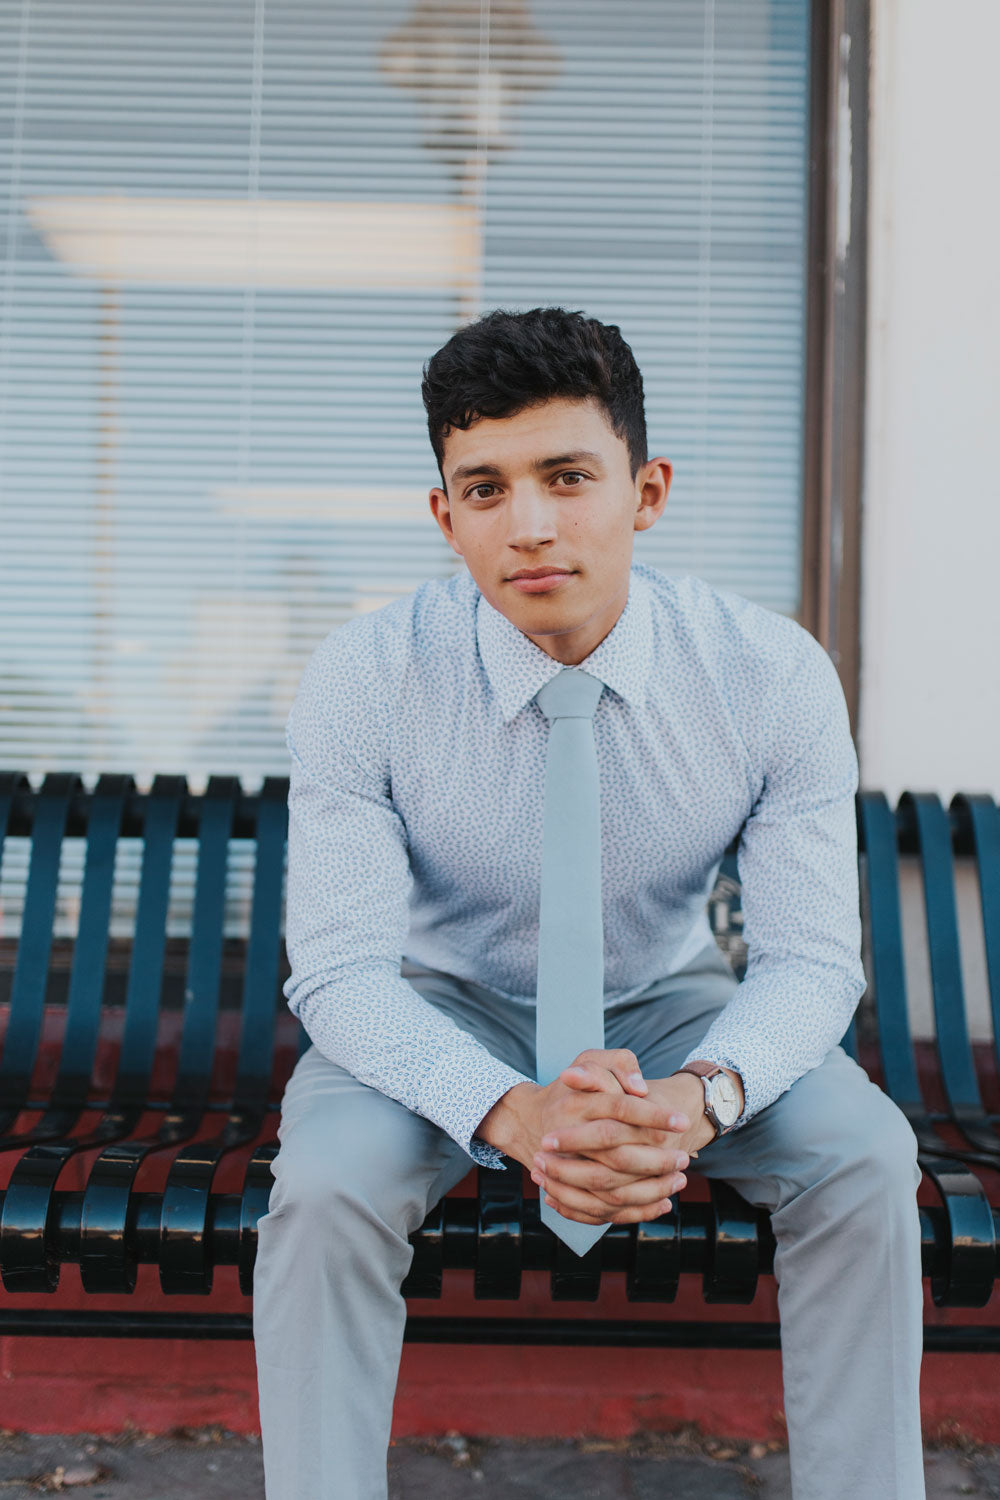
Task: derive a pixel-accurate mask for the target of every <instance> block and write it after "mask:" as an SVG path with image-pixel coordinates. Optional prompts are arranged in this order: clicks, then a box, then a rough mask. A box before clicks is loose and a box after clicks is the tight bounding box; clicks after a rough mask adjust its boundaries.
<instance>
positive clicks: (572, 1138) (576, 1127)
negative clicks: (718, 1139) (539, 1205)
mask: <svg viewBox="0 0 1000 1500" xmlns="http://www.w3.org/2000/svg"><path fill="white" fill-rule="evenodd" d="M691 1083H693V1084H694V1088H695V1089H696V1090H697V1092H698V1093H699V1094H700V1093H701V1089H700V1085H699V1084H698V1082H697V1080H696V1079H695V1080H691V1079H690V1077H689V1075H687V1074H682V1075H679V1076H676V1077H673V1078H661V1079H652V1080H649V1081H648V1082H647V1081H646V1080H644V1079H643V1078H642V1075H641V1073H640V1070H639V1064H638V1060H637V1059H636V1056H635V1054H634V1053H633V1052H629V1051H627V1050H625V1049H620V1048H619V1049H614V1050H598V1049H596V1048H592V1049H590V1050H588V1051H586V1052H581V1053H580V1054H579V1056H578V1057H577V1058H576V1059H575V1060H574V1062H573V1063H572V1064H571V1065H570V1066H569V1067H568V1068H565V1069H564V1070H563V1071H562V1073H560V1074H559V1076H558V1078H556V1079H554V1080H553V1082H552V1083H550V1084H547V1085H546V1086H545V1087H544V1089H542V1090H541V1094H540V1096H539V1101H538V1102H539V1104H540V1138H541V1149H540V1150H538V1151H536V1152H535V1153H534V1154H533V1156H532V1157H531V1159H530V1160H528V1161H526V1163H525V1164H526V1165H527V1166H529V1167H530V1168H531V1177H532V1181H534V1182H537V1183H538V1185H539V1192H540V1194H541V1195H542V1196H543V1197H544V1199H545V1201H546V1202H547V1203H549V1204H551V1205H552V1207H553V1208H555V1209H556V1210H557V1211H558V1212H559V1213H561V1214H562V1215H563V1216H564V1217H565V1218H567V1219H577V1220H579V1222H580V1223H582V1224H633V1223H639V1222H642V1221H644V1220H649V1219H657V1218H659V1217H660V1215H661V1214H664V1213H668V1212H669V1211H670V1207H671V1204H670V1197H671V1194H673V1193H676V1192H679V1191H680V1189H681V1188H683V1187H684V1186H686V1184H687V1178H686V1177H685V1176H684V1168H685V1167H687V1165H688V1163H689V1159H690V1156H691V1155H692V1154H693V1155H697V1150H696V1149H695V1147H696V1144H697V1139H698V1135H699V1127H700V1125H701V1123H702V1121H703V1118H704V1110H703V1109H699V1108H698V1106H697V1099H696V1096H694V1095H693V1093H692V1091H691V1089H690V1084H691ZM682 1101H683V1102H682ZM712 1134H714V1131H713V1132H712Z"/></svg>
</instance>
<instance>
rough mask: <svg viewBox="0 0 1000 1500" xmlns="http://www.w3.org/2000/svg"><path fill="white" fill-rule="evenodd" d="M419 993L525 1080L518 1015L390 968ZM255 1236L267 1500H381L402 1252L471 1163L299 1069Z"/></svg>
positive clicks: (528, 1044) (394, 1113)
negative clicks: (400, 974)
mask: <svg viewBox="0 0 1000 1500" xmlns="http://www.w3.org/2000/svg"><path fill="white" fill-rule="evenodd" d="M402 973H403V976H404V977H405V978H407V979H408V980H409V982H410V983H411V984H412V985H413V987H414V989H416V990H417V991H418V992H419V993H421V994H423V995H424V997H425V998H426V999H427V1000H429V1001H430V1002H431V1003H432V1004H434V1005H435V1006H437V1007H438V1008H439V1009H440V1010H442V1011H444V1012H445V1014H447V1015H450V1016H451V1017H452V1019H453V1020H455V1021H456V1022H457V1023H458V1024H459V1025H460V1026H462V1027H463V1029H464V1030H466V1031H469V1032H471V1033H472V1034H473V1035H475V1036H477V1037H478V1038H479V1039H480V1040H481V1041H482V1042H483V1043H484V1045H485V1046H487V1047H488V1048H489V1049H490V1051H491V1052H493V1054H494V1055H495V1056H497V1057H500V1058H502V1059H503V1060H504V1061H505V1062H507V1063H510V1065H511V1066H512V1067H515V1068H519V1069H520V1070H521V1071H523V1072H525V1073H526V1074H527V1075H528V1076H529V1077H534V1012H533V1010H532V1009H531V1008H530V1007H525V1006H518V1005H514V1004H511V1003H508V1002H505V1001H504V1000H503V999H502V998H501V997H500V996H497V995H494V994H492V992H491V991H489V990H487V989H485V988H484V987H483V986H481V985H476V984H470V983H468V982H467V981H464V980H459V979H455V978H453V977H452V976H450V975H447V974H442V973H440V972H439V971H438V970H434V969H425V968H421V967H419V966H417V965H414V964H410V963H408V962H406V961H404V963H403V967H402ZM278 1140H279V1142H280V1149H279V1151H278V1154H277V1156H276V1157H275V1159H274V1161H273V1162H272V1164H271V1172H272V1174H273V1176H274V1179H275V1180H274V1185H273V1187H272V1189H271V1193H270V1198H269V1203H268V1212H267V1213H266V1214H265V1215H264V1216H263V1217H262V1218H261V1219H259V1220H258V1222H257V1258H256V1262H255V1265H254V1282H253V1332H254V1346H255V1353H256V1359H257V1387H258V1395H259V1401H260V1424H261V1442H262V1448H263V1458H264V1482H265V1489H266V1494H267V1500H305V1497H308V1500H348V1497H349V1500H385V1496H386V1492H387V1480H386V1458H387V1453H388V1446H389V1434H390V1430H391V1426H392V1405H393V1397H394V1394H395V1389H396V1382H397V1379H398V1375H399V1361H400V1355H401V1353H402V1343H403V1332H404V1329H405V1325H406V1303H405V1300H404V1299H403V1297H402V1295H401V1293H400V1287H401V1285H402V1282H403V1280H404V1279H405V1277H406V1274H407V1272H408V1271H409V1269H410V1264H411V1262H412V1259H413V1248H412V1246H411V1245H410V1244H409V1241H408V1236H409V1235H410V1234H411V1233H412V1232H413V1231H414V1230H415V1229H418V1228H419V1227H420V1225H421V1224H422V1223H423V1221H424V1219H425V1218H426V1216H427V1214H428V1212H429V1211H430V1209H431V1208H432V1207H433V1206H434V1204H435V1203H437V1202H438V1200H439V1199H440V1198H441V1197H443V1195H444V1194H445V1193H447V1192H448V1190H449V1189H450V1188H452V1187H454V1186H455V1184H456V1183H458V1182H460V1181H461V1180H462V1178H463V1177H464V1176H465V1175H466V1173H467V1172H468V1171H469V1169H470V1168H471V1167H472V1165H473V1162H472V1158H471V1157H470V1156H469V1155H468V1154H467V1153H466V1152H465V1151H464V1150H463V1149H462V1148H461V1147H460V1146H459V1145H457V1144H456V1142H455V1141H453V1140H452V1139H451V1137H450V1136H448V1135H447V1134H446V1133H445V1132H444V1131H443V1130H441V1129H440V1128H439V1127H438V1126H437V1125H434V1124H432V1123H431V1121H429V1120H425V1119H424V1118H423V1116H421V1115H417V1114H414V1113H413V1112H412V1111H411V1110H409V1109H407V1108H406V1107H405V1106H404V1105H402V1104H399V1103H397V1101H396V1100H394V1099H390V1098H388V1097H387V1096H386V1095H385V1094H381V1093H379V1092H378V1090H377V1089H372V1088H369V1087H367V1086H366V1085H365V1084H362V1083H359V1082H358V1081H357V1079H355V1078H354V1077H352V1075H351V1074H350V1073H348V1072H346V1071H345V1069H343V1068H341V1067H338V1066H337V1065H336V1064H335V1063H332V1062H330V1061H329V1060H328V1059H327V1058H325V1057H324V1056H323V1055H322V1054H321V1053H320V1052H318V1051H317V1049H316V1048H315V1047H311V1048H310V1049H309V1050H308V1051H307V1052H306V1053H304V1054H303V1056H302V1057H301V1058H300V1059H299V1061H298V1064H297V1065H296V1068H295V1071H294V1073H293V1074H292V1077H291V1079H290V1080H289V1083H288V1086H287V1088H286V1090H285V1094H284V1097H283V1099H282V1103H281V1123H280V1125H279V1128H278Z"/></svg>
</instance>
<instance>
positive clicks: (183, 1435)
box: [0, 1428, 1000, 1500]
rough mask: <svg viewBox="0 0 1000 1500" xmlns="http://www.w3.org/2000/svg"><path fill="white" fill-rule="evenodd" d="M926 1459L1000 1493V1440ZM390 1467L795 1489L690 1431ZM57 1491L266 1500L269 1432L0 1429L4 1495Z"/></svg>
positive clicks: (680, 1499) (162, 1499)
mask: <svg viewBox="0 0 1000 1500" xmlns="http://www.w3.org/2000/svg"><path fill="white" fill-rule="evenodd" d="M925 1465H926V1472H927V1497H928V1500H945V1497H946V1496H948V1497H951V1496H956V1495H971V1496H980V1497H983V1500H1000V1449H998V1448H984V1447H979V1446H976V1445H972V1444H963V1445H962V1446H958V1447H952V1448H933V1449H932V1448H928V1449H927V1450H925ZM389 1475H390V1479H389V1495H390V1500H430V1497H433V1500H465V1497H467V1496H468V1497H472V1496H475V1497H476V1500H501V1497H504V1500H507V1497H508V1496H512V1495H517V1496H522V1497H523V1500H558V1497H560V1496H566V1497H572V1500H624V1497H629V1500H666V1497H667V1496H669V1497H670V1500H749V1497H751V1496H752V1497H756V1500H790V1497H791V1488H790V1486H789V1481H788V1456H787V1454H786V1453H785V1452H783V1451H780V1450H778V1451H774V1449H773V1448H772V1450H771V1451H768V1448H767V1447H766V1445H764V1444H747V1443H736V1442H733V1443H726V1442H723V1441H721V1440H713V1439H711V1438H709V1439H705V1438H702V1437H700V1436H699V1435H697V1434H696V1433H693V1432H692V1433H681V1434H677V1435H672V1436H666V1437H659V1436H658V1437H652V1436H650V1437H643V1438H633V1439H630V1440H625V1441H622V1442H614V1443H612V1442H606V1441H598V1440H579V1441H573V1440H570V1439H564V1440H558V1441H553V1442H547V1443H546V1442H537V1441H532V1442H520V1441H517V1440H515V1439H510V1438H491V1439H484V1440H476V1439H471V1438H464V1437H461V1436H459V1435H458V1434H453V1435H451V1436H449V1437H446V1438H440V1439H418V1438H411V1439H404V1440H401V1441H399V1442H398V1443H396V1444H394V1446H393V1447H392V1449H391V1452H390V1462H389ZM57 1492H58V1493H64V1492H65V1493H75V1494H79V1495H80V1496H81V1500H82V1497H83V1496H85V1495H86V1496H90V1497H92V1500H263V1495H264V1486H263V1481H262V1477H261V1459H260V1440H259V1438H245V1437H237V1436H234V1435H233V1434H231V1433H228V1432H224V1431H221V1430H219V1429H218V1428H204V1429H198V1430H194V1431H186V1432H183V1431H182V1432H179V1433H177V1434H175V1435H174V1436H172V1437H147V1436H145V1435H143V1434H141V1433H136V1434H128V1435H125V1436H122V1437H113V1438H99V1437H87V1436H86V1435H75V1436H68V1437H51V1436H45V1437H35V1436H31V1435H29V1434H25V1433H7V1432H2V1431H0V1500H29V1497H34V1496H37V1495H40V1494H50V1493H57ZM303 1500H306V1497H303ZM309 1500H312V1497H309ZM316 1500H319V1497H316ZM345 1500H347V1497H345Z"/></svg>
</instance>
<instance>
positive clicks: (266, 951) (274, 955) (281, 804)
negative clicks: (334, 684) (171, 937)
mask: <svg viewBox="0 0 1000 1500" xmlns="http://www.w3.org/2000/svg"><path fill="white" fill-rule="evenodd" d="M255 835H256V845H257V849H256V861H255V864H254V879H253V900H252V903H251V907H250V933H249V937H248V940H247V958H246V968H245V970H244V975H243V1004H242V1007H241V1018H240V1051H239V1059H238V1062H237V1069H236V1089H235V1098H234V1101H233V1109H234V1110H235V1111H237V1112H239V1113H246V1114H258V1113H259V1114H261V1115H263V1114H264V1113H266V1110H267V1103H268V1096H269V1094H270V1089H271V1075H272V1073H273V1071H274V1035H275V1018H276V1011H275V1007H274V996H275V992H276V990H277V986H278V970H279V965H280V962H281V898H282V893H283V890H284V865H285V841H286V838H287V835H288V783H287V781H286V780H285V779H284V778H283V777H278V776H268V777H267V778H266V779H265V781H264V785H263V787H262V788H261V794H260V801H259V804H258V807H257V816H256V826H255ZM300 1030H301V1032H302V1035H304V1034H305V1032H304V1028H300Z"/></svg>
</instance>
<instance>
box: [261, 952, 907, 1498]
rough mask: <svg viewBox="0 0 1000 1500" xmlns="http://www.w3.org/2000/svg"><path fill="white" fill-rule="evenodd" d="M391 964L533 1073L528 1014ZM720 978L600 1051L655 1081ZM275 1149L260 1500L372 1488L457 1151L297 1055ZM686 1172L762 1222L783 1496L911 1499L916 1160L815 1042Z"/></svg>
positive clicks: (896, 1119)
mask: <svg viewBox="0 0 1000 1500" xmlns="http://www.w3.org/2000/svg"><path fill="white" fill-rule="evenodd" d="M402 972H403V975H404V977H406V978H407V979H409V981H410V983H411V984H412V985H413V986H414V988H415V989H417V990H419V992H420V993H421V994H422V995H424V996H425V997H426V998H427V999H428V1000H430V1001H431V1002H432V1003H433V1004H435V1005H436V1006H438V1007H439V1008H440V1009H441V1010H442V1011H444V1012H445V1013H446V1014H448V1015H450V1016H452V1017H453V1019H454V1020H455V1021H456V1022H457V1023H458V1024H459V1025H460V1026H462V1027H463V1028H464V1029H465V1030H467V1031H471V1032H472V1033H473V1034H474V1035H476V1036H478V1037H479V1038H480V1039H481V1040H482V1041H483V1042H484V1044H485V1045H486V1046H487V1047H488V1048H489V1049H490V1051H491V1052H493V1053H494V1054H495V1055H496V1056H497V1057H501V1058H503V1059H504V1061H506V1062H508V1063H510V1064H511V1065H512V1066H513V1067H516V1068H518V1069H520V1070H521V1071H522V1072H524V1073H526V1074H528V1075H529V1077H534V1011H533V1009H532V1008H531V1007H529V1006H524V1005H519V1004H517V1003H515V1002H512V1001H509V1000H505V999H504V998H503V997H502V996H499V995H497V994H495V993H494V992H493V991H491V990H488V989H486V988H484V987H483V986H482V985H477V984H470V983H467V982H465V981H464V980H458V979H455V978H453V977H452V976H450V975H447V974H442V973H440V972H438V971H435V970H431V969H424V968H418V967H416V966H415V965H412V964H408V963H407V964H404V966H403V970H402ZM735 982H736V981H735V979H734V977H733V973H732V970H731V969H730V967H729V964H728V963H727V961H726V960H725V958H724V957H723V956H722V955H721V954H720V953H719V951H718V949H717V948H716V947H715V945H714V944H713V945H712V947H711V948H710V949H706V950H705V951H704V952H703V953H702V954H700V955H699V956H698V957H697V958H696V959H694V960H693V961H692V963H691V964H690V965H688V967H687V968H686V969H684V970H681V971H679V972H678V973H676V974H674V975H671V976H670V978H668V979H663V980H660V981H658V982H656V983H655V984H653V985H651V986H650V987H649V989H648V990H646V991H645V992H644V993H643V994H642V995H640V996H638V997H637V998H636V999H634V1000H631V1001H628V1002H627V1003H626V1004H624V1005H621V1006H619V1007H617V1008H614V1009H612V1010H610V1011H609V1012H608V1013H607V1016H606V1023H605V1044H606V1046H608V1047H629V1048H631V1049H632V1051H634V1052H635V1054H636V1056H637V1057H638V1059H639V1062H640V1064H641V1066H642V1070H643V1074H644V1076H646V1077H647V1078H662V1077H665V1076H666V1075H667V1074H669V1073H670V1072H672V1071H673V1070H674V1069H675V1068H677V1067H678V1066H679V1065H680V1064H681V1063H682V1062H683V1061H684V1058H685V1057H686V1055H687V1054H688V1052H689V1051H690V1050H691V1049H692V1047H694V1046H695V1045H696V1044H697V1042H698V1041H699V1040H700V1038H701V1037H702V1036H704V1034H705V1032H706V1031H707V1029H708V1027H709V1025H710V1024H711V1021H712V1019H713V1018H714V1016H715V1015H716V1014H717V1013H718V1011H719V1010H721V1008H722V1007H723V1005H724V1004H725V1002H726V1000H727V999H728V998H729V995H730V994H731V993H732V990H733V987H734V985H735ZM566 1061H567V1065H568V1064H569V1062H570V1061H571V1059H570V1058H567V1059H566ZM278 1139H279V1141H280V1143H281V1145H280V1150H279V1152H278V1154H277V1156H276V1157H275V1160H274V1162H273V1164H272V1169H271V1170H272V1172H273V1175H274V1178H275V1181H274V1185H273V1187H272V1189H271V1194H270V1200H269V1204H268V1212H267V1213H266V1214H265V1215H264V1216H263V1217H262V1218H261V1219H260V1220H259V1221H258V1225H257V1233H258V1243H257V1261H256V1266H255V1269H254V1301H253V1327H254V1345H255V1352H256V1358H257V1379H258V1390H259V1396H260V1421H261V1434H262V1444H263V1456H264V1476H265V1485H266V1493H267V1500H306V1497H309V1500H385V1496H386V1493H387V1480H386V1459H387V1453H388V1446H389V1434H390V1427H391V1421H392V1407H393V1398H394V1394H395V1389H396V1381H397V1378H398V1373H399V1360H400V1355H401V1353H402V1340H403V1329H404V1324H405V1321H406V1304H405V1302H404V1300H403V1298H402V1297H401V1295H400V1285H401V1283H402V1281H403V1279H404V1277H405V1276H406V1274H407V1271H408V1270H409V1268H410V1262H411V1260H412V1258H413V1250H412V1247H411V1246H410V1245H409V1243H408V1239H407V1236H408V1235H409V1234H410V1233H411V1232H412V1231H413V1230H415V1229H417V1228H419V1226H420V1224H421V1223H422V1222H423V1220H424V1218H425V1217H426V1215H427V1213H428V1212H429V1211H430V1209H431V1208H432V1207H433V1205H434V1204H435V1203H437V1201H438V1200H439V1199H440V1198H441V1197H442V1196H443V1195H444V1194H445V1193H446V1192H447V1191H448V1190H449V1189H450V1188H452V1187H454V1186H455V1184H456V1183H458V1182H460V1181H461V1179H462V1178H463V1177H464V1176H465V1175H466V1173H467V1172H468V1171H469V1169H470V1167H471V1166H472V1161H471V1159H470V1157H469V1156H468V1155H467V1154H466V1152H464V1151H463V1150H462V1149H461V1148H460V1147H459V1146H458V1145H456V1143H455V1142H454V1141H453V1140H452V1139H451V1137H450V1136H448V1135H446V1134H445V1132H444V1131H443V1130H441V1129H440V1128H439V1127H438V1126H437V1125H434V1124H432V1123H431V1122H430V1121H429V1120H426V1119H424V1118H423V1117H422V1116H421V1115H417V1114H414V1113H413V1112H412V1111H411V1110H409V1109H407V1108H406V1107H405V1106H404V1105H402V1104H399V1103H398V1102H397V1101H396V1100H394V1099H390V1098H388V1097H387V1096H386V1095H385V1094H381V1093H379V1092H378V1090H376V1089H372V1088H369V1087H368V1086H367V1085H365V1084H361V1083H359V1082H358V1081H357V1080H356V1079H355V1078H354V1077H353V1076H352V1075H351V1074H350V1073H347V1072H346V1071H345V1070H344V1069H343V1068H341V1067H338V1066H337V1065H336V1064H335V1063H332V1062H330V1061H329V1060H328V1059H327V1058H325V1057H324V1056H323V1055H322V1053H320V1052H318V1051H317V1049H316V1048H315V1047H310V1048H309V1050H308V1051H307V1052H305V1053H304V1054H303V1055H302V1057H301V1058H300V1059H299V1061H298V1063H297V1065H296V1067H295V1071H294V1073H293V1074H292V1077H291V1078H290V1080H289V1082H288V1086H287V1088H286V1091H285V1095H284V1098H283V1100H282V1107H281V1124H280V1127H279V1130H278ZM693 1169H694V1170H697V1171H700V1172H702V1173H703V1174H704V1175H705V1176H708V1177H719V1178H723V1179H724V1180H725V1181H726V1182H729V1183H732V1184H733V1186H734V1187H736V1188H737V1189H738V1190H739V1192H740V1193H742V1194H743V1196H744V1197H745V1198H746V1199H747V1200H748V1202H750V1203H754V1204H759V1205H763V1206H765V1207H766V1208H767V1209H769V1210H770V1212H771V1222H772V1225H773V1228H774V1234H775V1237H776V1240H777V1253H776V1256H775V1276H776V1278H777V1281H778V1307H779V1313H780V1318H781V1345H782V1370H783V1380H784V1393H785V1415H786V1419H787V1423H788V1440H789V1450H790V1458H791V1469H792V1487H793V1494H794V1496H795V1500H835V1497H836V1500H842V1497H843V1496H845V1495H849V1496H851V1500H876V1497H877V1500H923V1496H924V1477H923V1461H922V1450H921V1436H920V1405H919V1392H918V1383H919V1373H920V1357H921V1349H922V1321H923V1311H922V1284H921V1267H920V1230H919V1223H918V1217H917V1209H916V1187H917V1184H918V1183H919V1181H920V1169H919V1168H918V1166H917V1163H916V1140H915V1137H914V1135H913V1131H912V1130H911V1129H910V1126H909V1125H908V1124H907V1121H906V1119H905V1117H904V1116H903V1114H902V1113H901V1112H900V1111H899V1110H898V1109H897V1108H896V1106H895V1105H894V1104H893V1103H892V1101H891V1100H890V1099H889V1098H888V1097H887V1096H886V1095H885V1094H883V1093H882V1091H881V1090H880V1089H879V1088H878V1087H877V1086H876V1085H875V1084H873V1083H872V1082H871V1081H870V1080H869V1078H868V1076H867V1074H866V1073H865V1072H864V1071H863V1070H862V1069H861V1068H860V1067H858V1065H857V1064H856V1063H855V1062H853V1061H852V1059H851V1058H849V1057H848V1056H847V1054H846V1053H845V1052H844V1051H843V1049H842V1048H841V1047H834V1048H832V1049H831V1051H830V1052H828V1053H827V1055H826V1057H825V1058H824V1060H823V1062H822V1063H821V1064H820V1066H819V1067H818V1068H815V1069H813V1070H812V1071H811V1072H809V1073H806V1074H805V1075H804V1076H803V1077H802V1078H800V1079H799V1080H798V1082H797V1083H795V1084H793V1085H792V1087H791V1088H790V1089H789V1090H788V1091H787V1092H786V1093H784V1094H783V1095H782V1096H781V1097H780V1098H779V1099H777V1100H775V1102H774V1103H773V1104H771V1105H770V1106H769V1107H768V1108H767V1109H764V1110H762V1111H761V1112H760V1113H759V1114H758V1115H756V1116H755V1118H754V1119H753V1120H751V1121H750V1122H749V1123H748V1124H747V1125H745V1126H743V1127H741V1128H740V1129H739V1130H737V1131H734V1132H732V1133H731V1134H729V1135H726V1136H723V1137H722V1138H721V1140H718V1141H713V1142H712V1143H711V1144H710V1145H709V1146H706V1147H704V1148H703V1149H702V1150H701V1151H700V1152H699V1155H698V1159H697V1161H696V1162H695V1163H693ZM718 1358H719V1364H720V1371H721V1372H722V1373H721V1375H720V1378H721V1379H722V1380H724V1379H725V1364H726V1356H725V1352H724V1351H720V1353H719V1356H718Z"/></svg>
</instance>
